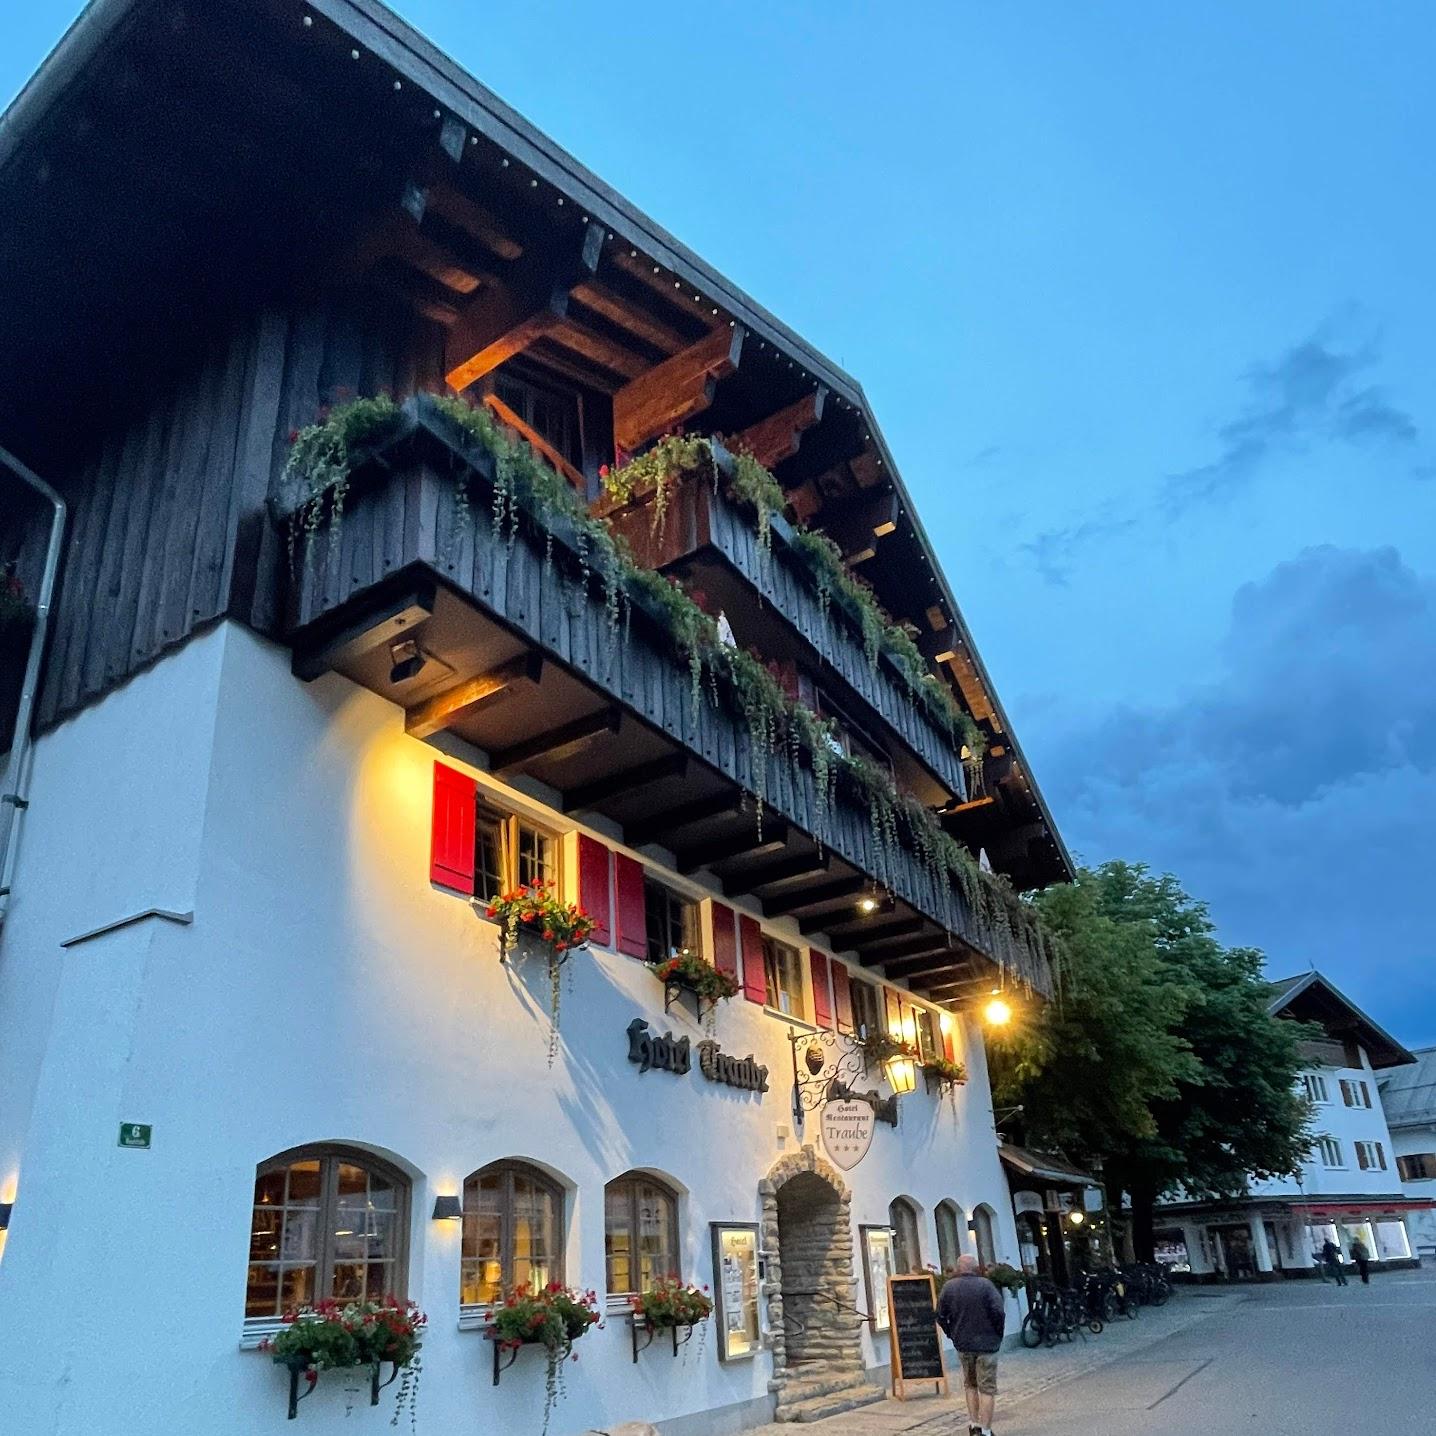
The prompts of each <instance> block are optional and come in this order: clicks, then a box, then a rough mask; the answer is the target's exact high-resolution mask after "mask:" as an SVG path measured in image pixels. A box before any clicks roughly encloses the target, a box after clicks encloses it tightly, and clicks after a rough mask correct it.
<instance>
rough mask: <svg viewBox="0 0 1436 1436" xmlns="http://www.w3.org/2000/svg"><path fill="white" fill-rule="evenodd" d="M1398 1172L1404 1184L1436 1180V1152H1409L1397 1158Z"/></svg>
mask: <svg viewBox="0 0 1436 1436" xmlns="http://www.w3.org/2000/svg"><path fill="white" fill-rule="evenodd" d="M1396 1171H1397V1175H1398V1176H1400V1178H1401V1180H1402V1181H1403V1182H1429V1181H1432V1180H1433V1179H1436V1152H1407V1153H1406V1154H1405V1155H1404V1156H1400V1157H1397V1159H1396Z"/></svg>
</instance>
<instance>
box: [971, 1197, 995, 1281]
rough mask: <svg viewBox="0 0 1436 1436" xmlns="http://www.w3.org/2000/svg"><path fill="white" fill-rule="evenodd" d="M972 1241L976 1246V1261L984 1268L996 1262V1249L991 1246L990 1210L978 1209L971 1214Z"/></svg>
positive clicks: (988, 1208)
mask: <svg viewBox="0 0 1436 1436" xmlns="http://www.w3.org/2000/svg"><path fill="white" fill-rule="evenodd" d="M972 1239H973V1241H974V1242H975V1243H976V1245H977V1259H978V1261H980V1262H981V1263H982V1265H983V1266H984V1267H989V1266H991V1265H992V1263H993V1262H994V1261H996V1260H997V1255H996V1248H995V1247H994V1246H993V1244H992V1209H991V1208H990V1207H987V1206H981V1207H978V1208H977V1209H976V1210H975V1211H974V1212H973V1214H972Z"/></svg>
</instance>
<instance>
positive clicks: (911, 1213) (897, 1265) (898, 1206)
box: [888, 1197, 922, 1272]
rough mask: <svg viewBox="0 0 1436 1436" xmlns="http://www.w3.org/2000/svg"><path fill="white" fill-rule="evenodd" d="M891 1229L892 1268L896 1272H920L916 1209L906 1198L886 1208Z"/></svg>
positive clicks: (920, 1247) (920, 1259)
mask: <svg viewBox="0 0 1436 1436" xmlns="http://www.w3.org/2000/svg"><path fill="white" fill-rule="evenodd" d="M888 1220H889V1221H890V1222H891V1223H892V1228H893V1268H894V1270H896V1271H898V1272H909V1271H921V1270H922V1243H921V1241H920V1240H919V1237H918V1227H917V1208H916V1207H914V1206H913V1204H912V1203H911V1202H910V1201H908V1199H907V1198H906V1197H898V1198H896V1199H895V1200H894V1201H893V1202H892V1204H891V1205H890V1206H889V1207H888Z"/></svg>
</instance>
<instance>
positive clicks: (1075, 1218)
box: [1067, 1212, 1087, 1227]
mask: <svg viewBox="0 0 1436 1436" xmlns="http://www.w3.org/2000/svg"><path fill="white" fill-rule="evenodd" d="M1067 1220H1068V1221H1069V1222H1071V1223H1072V1225H1073V1226H1074V1227H1080V1226H1081V1225H1082V1223H1083V1222H1085V1221H1086V1220H1087V1214H1086V1213H1085V1212H1068V1213H1067Z"/></svg>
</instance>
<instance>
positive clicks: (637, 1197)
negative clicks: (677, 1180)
mask: <svg viewBox="0 0 1436 1436" xmlns="http://www.w3.org/2000/svg"><path fill="white" fill-rule="evenodd" d="M603 1224H604V1225H603V1252H604V1260H605V1262H606V1264H607V1271H608V1294H609V1295H610V1296H632V1295H633V1294H635V1293H636V1292H640V1291H648V1290H650V1289H651V1288H652V1286H653V1283H654V1280H655V1279H656V1278H658V1277H663V1276H668V1275H670V1274H671V1273H676V1272H677V1271H678V1203H677V1201H676V1200H675V1199H674V1196H673V1193H672V1192H671V1191H669V1189H668V1188H667V1187H665V1186H664V1185H663V1184H662V1183H661V1182H659V1181H657V1180H655V1179H654V1178H653V1177H650V1176H647V1175H646V1174H645V1173H643V1172H627V1173H625V1174H624V1175H623V1176H621V1177H617V1178H615V1179H614V1180H613V1181H611V1182H610V1183H609V1184H608V1185H607V1186H606V1187H605V1188H604V1189H603Z"/></svg>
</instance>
